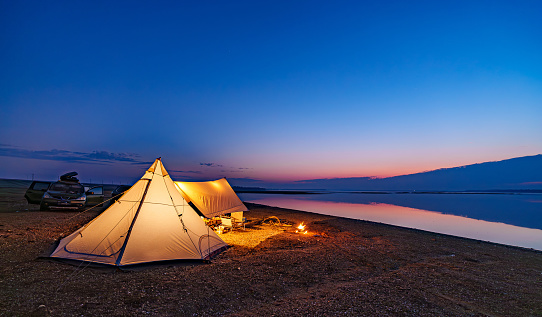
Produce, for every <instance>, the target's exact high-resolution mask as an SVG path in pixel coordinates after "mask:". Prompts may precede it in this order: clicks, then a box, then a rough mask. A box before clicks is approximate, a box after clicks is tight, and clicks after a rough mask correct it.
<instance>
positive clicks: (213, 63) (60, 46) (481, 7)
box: [0, 0, 542, 183]
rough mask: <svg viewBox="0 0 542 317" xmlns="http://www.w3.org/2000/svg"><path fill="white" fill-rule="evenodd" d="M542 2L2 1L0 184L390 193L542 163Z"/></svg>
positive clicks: (0, 6) (0, 39)
mask: <svg viewBox="0 0 542 317" xmlns="http://www.w3.org/2000/svg"><path fill="white" fill-rule="evenodd" d="M540 12H542V2H540V1H537V0H535V1H528V0H526V1H494V0H491V1H268V2H264V1H191V2H187V1H30V0H28V1H24V0H23V1H9V0H0V45H1V48H2V49H0V69H1V71H0V178H15V179H32V178H34V179H43V180H51V179H56V178H58V176H59V175H60V174H62V173H65V172H69V171H72V170H74V171H77V172H78V173H79V177H80V179H81V180H83V181H86V182H88V181H93V182H104V183H129V182H131V181H133V180H136V179H138V178H140V177H141V176H142V175H143V172H144V171H145V169H146V168H148V166H150V164H151V163H152V162H153V161H154V159H155V158H157V157H162V160H163V162H164V165H165V167H166V168H167V169H168V170H169V171H170V173H171V175H172V176H173V178H174V179H176V180H203V179H215V178H219V177H228V178H229V179H236V178H238V179H258V180H267V181H293V180H303V179H316V178H335V177H366V176H372V177H387V176H394V175H403V174H410V173H416V172H421V171H427V170H433V169H437V168H443V167H454V166H461V165H467V164H473V163H479V162H485V161H496V160H502V159H507V158H512V157H519V156H526V155H535V154H540V153H542V19H540Z"/></svg>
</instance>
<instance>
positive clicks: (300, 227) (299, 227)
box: [295, 222, 308, 234]
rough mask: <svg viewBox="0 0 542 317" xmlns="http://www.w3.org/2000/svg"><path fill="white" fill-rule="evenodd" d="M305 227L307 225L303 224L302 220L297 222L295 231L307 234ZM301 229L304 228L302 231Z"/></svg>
mask: <svg viewBox="0 0 542 317" xmlns="http://www.w3.org/2000/svg"><path fill="white" fill-rule="evenodd" d="M305 227H307V225H304V224H303V222H301V223H300V224H299V226H297V227H296V228H297V230H296V231H295V233H303V234H307V233H308V231H307V230H305ZM303 230H304V231H303Z"/></svg>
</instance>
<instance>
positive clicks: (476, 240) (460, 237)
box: [243, 202, 542, 255]
mask: <svg viewBox="0 0 542 317" xmlns="http://www.w3.org/2000/svg"><path fill="white" fill-rule="evenodd" d="M243 203H244V204H245V205H253V206H255V207H260V208H278V209H284V210H291V211H293V212H302V213H309V214H314V215H322V216H330V217H335V218H342V219H348V220H356V221H360V222H364V223H368V224H377V225H383V226H389V227H391V228H397V229H402V230H412V231H414V232H419V233H427V234H433V235H440V236H443V237H450V238H456V239H465V240H468V241H472V242H481V243H488V244H493V245H497V246H502V247H507V248H515V249H519V250H523V251H530V252H535V253H539V254H541V255H542V250H537V249H534V248H527V247H522V246H517V245H511V244H504V243H498V242H492V241H487V240H480V239H475V238H468V237H462V236H456V235H453V234H447V233H440V232H434V231H429V230H423V229H417V228H410V227H403V226H398V225H393V224H389V223H384V222H378V221H370V220H363V219H356V218H349V217H344V216H333V215H325V214H319V213H317V212H312V211H306V210H297V209H290V208H282V207H276V206H269V205H263V204H257V203H250V202H243Z"/></svg>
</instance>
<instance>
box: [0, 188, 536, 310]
mask: <svg viewBox="0 0 542 317" xmlns="http://www.w3.org/2000/svg"><path fill="white" fill-rule="evenodd" d="M7 192H9V191H8V190H6V189H5V188H0V199H1V201H0V315H1V316H27V315H34V316H74V315H81V316H103V315H109V316H128V315H130V316H131V315H135V316H137V315H155V316H164V315H166V316H167V315H171V316H226V315H227V316H273V315H275V316H338V315H341V316H343V315H344V316H397V315H399V316H542V253H540V252H535V251H531V250H525V249H520V248H514V247H507V246H502V245H496V244H491V243H485V242H480V241H475V240H470V239H462V238H457V237H451V236H445V235H439V234H433V233H427V232H422V231H418V230H411V229H405V228H398V227H394V226H388V225H383V224H376V223H371V222H365V221H358V220H349V219H344V218H338V217H331V216H324V215H318V214H312V213H306V212H299V211H293V210H286V209H280V208H271V207H266V206H261V205H252V204H248V207H249V209H250V211H249V212H247V213H246V217H247V218H248V219H249V220H251V221H253V223H254V224H255V225H253V226H251V227H247V228H246V230H244V231H243V230H238V231H234V232H231V233H225V234H222V235H221V237H222V238H223V239H224V240H225V241H226V242H227V243H228V244H229V245H230V246H231V247H230V248H229V249H228V250H227V251H225V252H223V253H221V254H220V255H219V256H217V257H216V258H215V259H214V260H213V261H212V262H211V263H209V264H200V265H186V264H185V265H163V266H153V267H149V268H146V269H141V270H135V271H128V272H125V271H119V270H114V269H109V270H103V269H93V268H88V267H85V266H84V265H83V266H72V265H67V264H63V263H57V262H51V261H47V260H41V259H38V257H39V256H41V255H44V253H45V254H46V253H47V251H48V250H49V248H50V247H51V245H52V244H53V242H54V241H55V240H57V239H58V238H59V237H61V236H65V235H67V234H69V233H71V232H72V231H74V230H75V229H77V228H78V227H80V226H81V225H83V224H85V223H86V222H88V221H89V220H90V219H92V218H93V217H95V216H96V215H98V214H99V212H100V211H96V210H91V211H88V212H85V213H77V212H40V211H38V210H37V208H36V207H35V206H32V205H30V206H29V205H26V204H25V203H24V201H20V197H19V196H18V193H17V191H16V190H13V191H12V192H13V193H11V194H8V193H7ZM23 192H24V191H23ZM271 216H275V217H277V218H279V219H281V225H275V224H272V221H271V220H268V221H266V222H264V223H261V222H262V220H265V219H267V218H268V217H271ZM302 221H303V222H305V223H306V224H307V225H308V227H307V229H308V231H309V233H307V234H299V233H295V227H294V226H288V224H294V225H297V224H299V223H300V222H302ZM275 222H276V221H275ZM284 224H286V225H284Z"/></svg>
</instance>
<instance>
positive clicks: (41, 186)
mask: <svg viewBox="0 0 542 317" xmlns="http://www.w3.org/2000/svg"><path fill="white" fill-rule="evenodd" d="M50 184H51V183H34V186H32V189H34V190H43V191H45V190H47V188H49V185H50Z"/></svg>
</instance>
